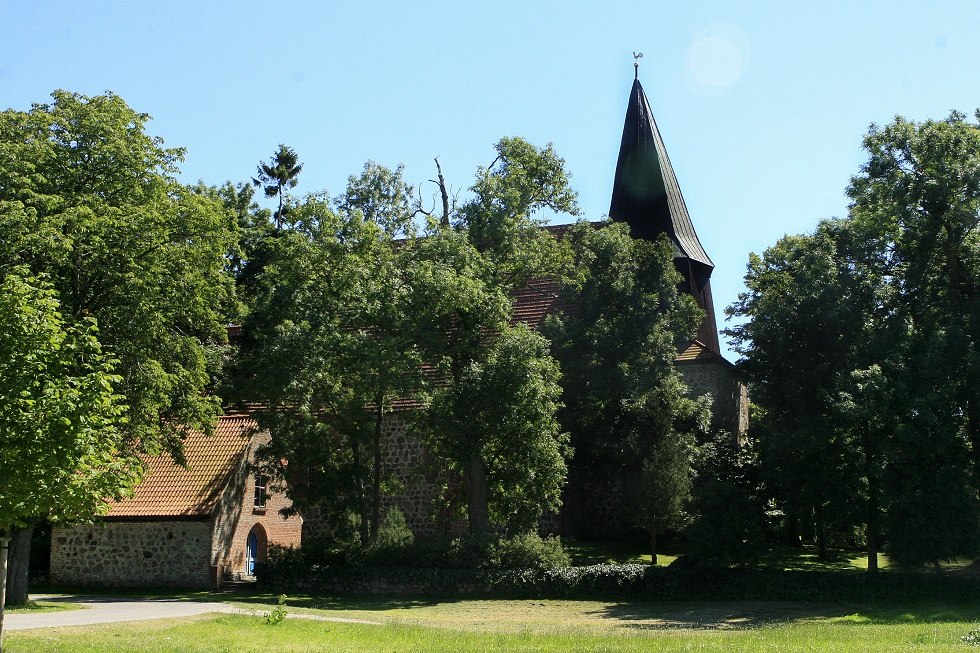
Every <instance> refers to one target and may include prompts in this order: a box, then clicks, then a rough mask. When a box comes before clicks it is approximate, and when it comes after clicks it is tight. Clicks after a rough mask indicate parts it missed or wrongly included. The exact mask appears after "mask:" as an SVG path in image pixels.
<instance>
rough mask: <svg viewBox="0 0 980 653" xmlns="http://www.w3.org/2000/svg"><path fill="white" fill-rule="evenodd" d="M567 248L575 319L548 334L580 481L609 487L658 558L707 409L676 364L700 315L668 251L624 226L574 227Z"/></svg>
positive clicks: (564, 319) (555, 323)
mask: <svg viewBox="0 0 980 653" xmlns="http://www.w3.org/2000/svg"><path fill="white" fill-rule="evenodd" d="M567 240H568V241H569V242H570V244H571V248H572V251H573V254H574V260H575V272H574V275H573V277H572V278H573V279H574V280H575V283H570V284H567V286H566V288H565V290H564V293H565V296H566V302H567V303H568V304H569V305H573V306H575V307H576V311H570V312H569V314H566V315H562V316H554V317H552V318H551V320H550V322H549V324H548V325H547V327H546V331H545V333H546V335H548V336H549V337H550V338H551V340H552V342H553V346H552V348H553V351H554V352H555V357H556V358H557V359H558V360H559V361H560V363H561V368H562V373H563V380H562V386H563V395H562V397H563V399H564V402H565V408H564V410H563V411H562V413H561V419H562V424H563V426H564V427H565V428H566V429H568V430H569V431H570V432H571V434H572V446H573V448H574V449H575V452H576V454H575V456H576V457H575V460H574V465H575V466H576V468H577V469H579V470H581V471H580V472H579V473H580V474H582V475H585V474H586V473H588V474H589V475H590V476H593V477H596V476H599V477H604V478H607V479H612V480H613V481H614V482H615V483H616V485H615V486H613V487H610V491H613V492H616V493H618V494H620V495H621V496H622V497H623V499H624V501H623V504H624V505H623V508H624V515H625V516H626V518H627V520H629V521H631V522H632V523H634V524H635V525H637V526H639V527H641V528H645V529H647V530H648V531H649V533H650V535H651V548H652V550H653V555H654V556H656V535H657V533H659V532H661V531H663V530H664V529H665V528H669V527H673V526H677V525H679V524H680V520H681V518H682V516H683V514H684V506H685V503H686V501H687V498H688V495H689V492H690V475H691V469H690V456H691V450H692V447H693V445H694V437H695V435H696V434H700V433H703V432H704V431H705V429H706V424H707V418H708V406H707V404H706V403H705V402H704V401H703V400H702V401H694V400H691V399H689V398H687V397H686V392H687V389H686V387H685V386H684V384H683V383H682V381H681V378H680V374H679V372H678V371H677V369H676V368H675V366H674V359H675V357H676V354H677V350H678V347H679V346H680V345H682V344H684V343H685V342H687V341H688V340H689V339H690V338H691V337H693V335H694V332H695V329H696V326H697V324H698V322H699V320H700V312H699V310H698V308H697V305H696V304H695V302H694V300H693V298H691V297H688V296H686V295H683V294H681V293H680V292H679V291H678V284H679V281H680V277H679V275H678V273H677V272H676V270H675V269H674V266H673V263H672V250H671V248H670V245H669V243H667V242H659V243H650V242H646V241H642V240H634V239H632V238H631V237H630V236H629V231H628V228H627V227H626V225H622V224H610V225H606V226H604V227H602V228H600V229H596V228H595V227H594V226H593V225H590V224H588V223H579V224H578V225H576V226H575V227H574V228H573V229H572V230H571V232H570V233H569V234H568V236H567ZM586 470H589V471H588V472H587V471H586ZM596 470H602V471H601V472H600V473H599V474H596Z"/></svg>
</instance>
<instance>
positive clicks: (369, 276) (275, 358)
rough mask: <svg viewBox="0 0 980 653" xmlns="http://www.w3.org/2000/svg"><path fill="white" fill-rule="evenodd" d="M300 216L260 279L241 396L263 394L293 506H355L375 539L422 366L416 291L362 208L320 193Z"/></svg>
mask: <svg viewBox="0 0 980 653" xmlns="http://www.w3.org/2000/svg"><path fill="white" fill-rule="evenodd" d="M291 215H292V217H293V219H294V221H295V224H296V227H295V228H294V229H292V230H289V231H287V232H284V233H282V234H281V235H280V237H279V241H278V243H277V245H276V251H275V256H274V258H273V259H271V260H269V261H268V262H267V264H266V266H265V268H264V270H263V272H262V273H261V275H260V276H259V278H258V280H257V284H258V286H259V288H258V289H257V291H256V302H255V304H254V307H253V310H252V313H251V315H250V316H249V319H248V320H247V321H246V324H245V331H246V333H247V334H248V336H247V340H246V342H245V343H244V344H243V348H242V349H243V356H242V362H241V363H240V365H239V370H240V379H239V385H238V388H239V390H238V392H239V394H240V396H241V397H243V398H245V399H248V400H252V401H255V400H258V401H260V402H261V405H262V408H261V409H260V410H259V411H258V412H257V413H256V415H257V418H258V420H259V423H260V425H261V426H262V427H263V428H269V429H270V432H271V433H272V436H273V437H272V441H271V443H270V445H269V447H267V448H266V450H265V451H263V452H262V459H263V460H264V461H265V466H266V469H267V471H268V472H270V473H271V474H273V475H274V476H275V477H277V478H279V479H286V478H290V479H291V480H292V481H293V482H291V483H290V484H289V485H288V487H287V492H288V493H289V496H290V498H291V499H292V501H293V503H294V505H295V506H296V507H298V508H303V507H307V506H311V505H319V506H320V507H321V508H322V509H323V510H324V511H325V513H326V514H332V515H335V516H338V517H342V516H344V515H346V514H347V513H348V512H350V511H353V512H354V513H355V514H357V515H358V516H359V517H360V518H361V525H360V530H361V533H360V535H361V542H362V543H365V544H366V543H367V542H368V541H369V540H370V538H371V537H372V536H374V535H376V533H377V528H378V526H379V525H380V512H379V509H378V507H379V505H380V494H381V492H382V491H383V485H384V482H385V479H384V470H383V469H382V468H381V465H380V461H381V457H382V452H381V449H380V447H381V441H380V435H381V424H382V420H383V418H384V415H385V414H386V413H387V412H390V410H391V404H392V402H393V401H395V400H396V399H401V398H408V397H411V395H412V388H413V386H414V385H415V384H417V380H416V379H417V378H418V375H419V373H420V367H421V365H420V361H419V359H418V357H417V356H416V355H415V353H414V349H413V347H412V345H411V343H410V342H407V341H406V340H405V339H404V334H405V333H406V332H407V329H406V327H405V325H404V322H403V320H404V318H403V315H404V313H403V309H404V303H405V301H406V299H405V297H404V294H403V293H402V292H401V291H400V289H399V287H398V286H397V277H396V275H395V270H396V268H395V267H394V258H393V257H394V251H393V247H392V243H391V239H390V235H388V234H385V232H384V231H382V230H381V228H380V227H379V226H378V225H377V224H376V223H374V222H373V221H370V220H367V219H366V218H365V214H364V213H363V212H361V211H359V210H358V211H350V212H345V213H336V212H334V211H333V210H332V209H331V206H330V202H329V200H328V198H326V197H325V196H324V195H310V196H307V197H306V198H304V200H303V201H301V202H297V203H296V204H295V205H294V206H293V208H292V214H291ZM372 459H373V461H374V463H373V464H372V462H371V460H372ZM290 465H294V466H302V467H303V469H304V470H305V471H304V472H300V473H298V474H297V473H296V471H295V467H293V468H290ZM307 479H309V480H310V481H312V482H309V483H307V482H306V481H307ZM369 531H370V532H369Z"/></svg>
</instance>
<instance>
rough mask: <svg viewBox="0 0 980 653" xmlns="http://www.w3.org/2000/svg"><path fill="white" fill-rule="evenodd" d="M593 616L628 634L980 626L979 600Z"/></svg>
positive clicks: (660, 607) (626, 609)
mask: <svg viewBox="0 0 980 653" xmlns="http://www.w3.org/2000/svg"><path fill="white" fill-rule="evenodd" d="M589 614H592V615H595V616H599V617H601V618H604V619H612V620H616V621H619V622H621V624H620V625H622V626H623V627H626V628H637V629H642V630H655V629H674V628H677V629H710V630H725V629H738V628H759V627H763V626H770V625H781V624H787V623H794V622H804V621H822V622H829V623H837V624H844V625H848V624H852V625H862V624H873V625H892V624H908V623H955V622H964V621H965V622H975V621H980V600H978V601H977V602H974V603H972V604H969V605H947V604H935V603H923V604H916V605H862V604H849V603H804V602H784V601H718V602H714V601H696V602H683V603H669V604H668V603H646V602H623V603H615V604H611V605H607V606H605V607H603V608H601V609H598V610H593V611H591V612H589Z"/></svg>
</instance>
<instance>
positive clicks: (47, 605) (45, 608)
mask: <svg viewBox="0 0 980 653" xmlns="http://www.w3.org/2000/svg"><path fill="white" fill-rule="evenodd" d="M81 608H82V606H80V605H79V604H77V603H67V602H63V601H57V602H55V601H28V602H27V603H25V604H24V605H8V606H6V607H5V608H4V612H8V613H19V612H31V613H37V612H62V611H64V610H80V609H81Z"/></svg>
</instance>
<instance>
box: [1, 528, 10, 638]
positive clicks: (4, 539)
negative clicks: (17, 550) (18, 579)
mask: <svg viewBox="0 0 980 653" xmlns="http://www.w3.org/2000/svg"><path fill="white" fill-rule="evenodd" d="M7 542H8V540H7V532H6V531H5V530H3V529H0V653H3V610H4V603H5V601H4V597H5V596H6V594H7Z"/></svg>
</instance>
